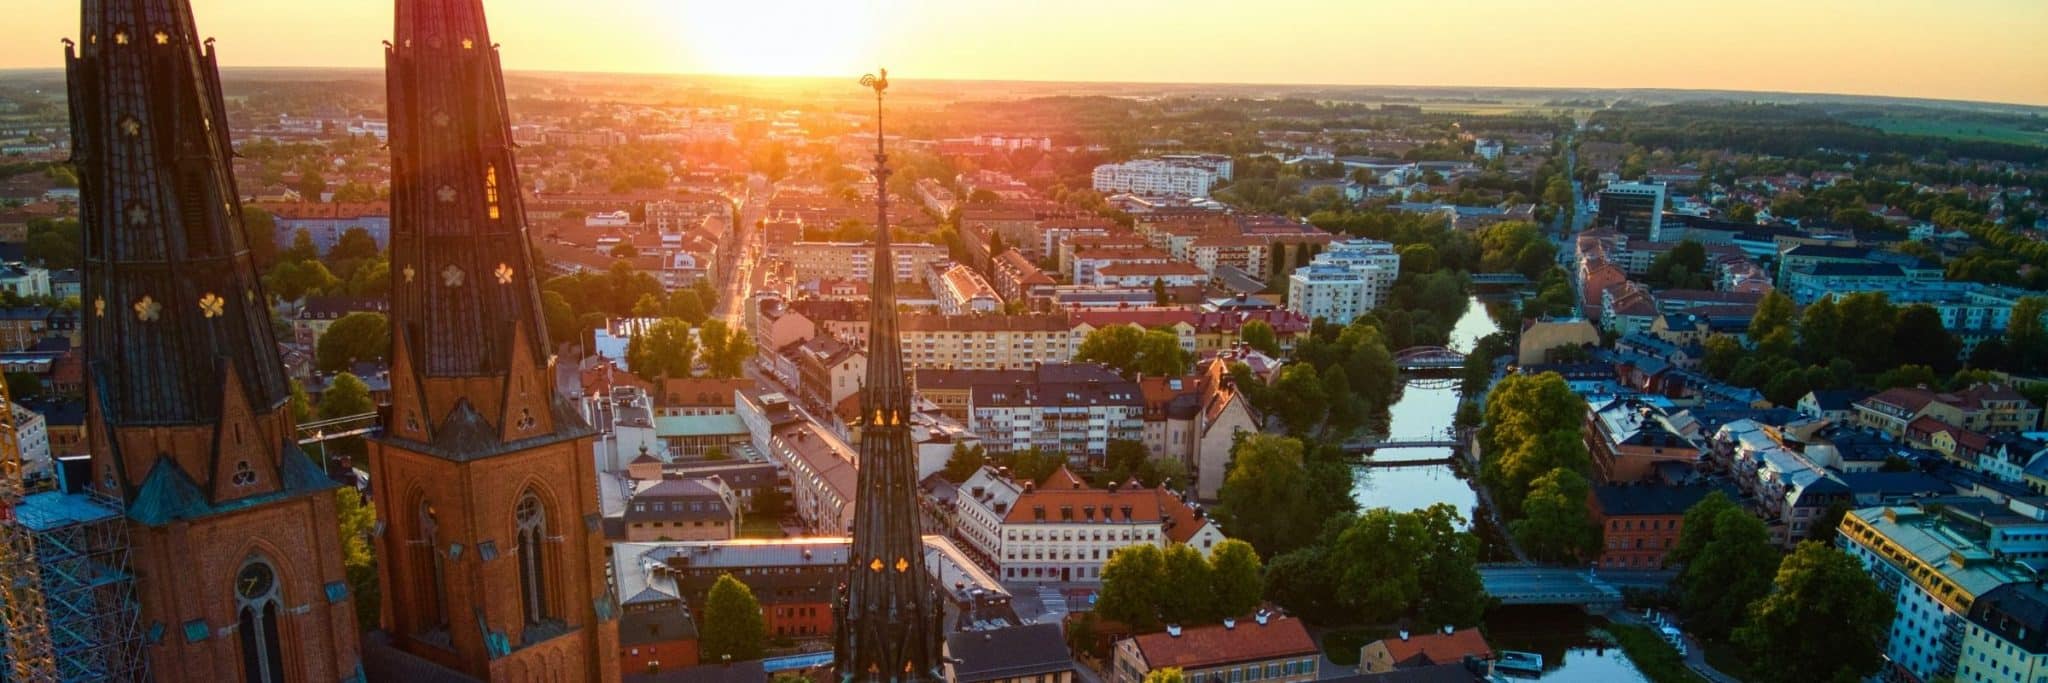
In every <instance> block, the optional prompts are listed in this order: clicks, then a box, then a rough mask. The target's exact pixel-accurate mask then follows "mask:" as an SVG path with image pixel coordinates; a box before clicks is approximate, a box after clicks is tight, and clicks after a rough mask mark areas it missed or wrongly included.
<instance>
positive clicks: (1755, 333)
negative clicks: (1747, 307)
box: [1749, 289, 1793, 343]
mask: <svg viewBox="0 0 2048 683" xmlns="http://www.w3.org/2000/svg"><path fill="white" fill-rule="evenodd" d="M1792 314H1793V310H1792V298H1791V297H1788V296H1785V293H1784V292H1780V291H1778V290H1775V289H1774V290H1771V291H1770V293H1768V294H1765V295H1764V298H1763V300H1762V301H1759V302H1757V305H1756V313H1755V314H1754V315H1752V316H1750V318H1749V339H1750V341H1753V342H1758V343H1761V342H1762V341H1763V340H1764V339H1766V338H1768V337H1770V336H1771V335H1773V334H1778V333H1780V332H1784V333H1786V334H1790V333H1791V329H1792Z"/></svg>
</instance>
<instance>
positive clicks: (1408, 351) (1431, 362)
mask: <svg viewBox="0 0 2048 683" xmlns="http://www.w3.org/2000/svg"><path fill="white" fill-rule="evenodd" d="M1394 366H1395V367H1398V368H1400V369H1401V371H1402V372H1418V371H1429V370H1438V371H1442V370H1461V369H1464V367H1465V354H1462V353H1458V352H1456V351H1452V350H1450V349H1447V348H1444V347H1441V346H1411V347H1409V348H1405V349H1401V351H1400V352H1399V353H1396V354H1394Z"/></svg>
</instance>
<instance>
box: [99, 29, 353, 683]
mask: <svg viewBox="0 0 2048 683" xmlns="http://www.w3.org/2000/svg"><path fill="white" fill-rule="evenodd" d="M81 15H82V17H83V21H82V27H81V31H80V35H79V36H78V41H77V43H75V44H73V45H72V47H71V49H70V50H69V54H68V55H67V57H68V59H67V61H68V67H69V71H70V96H71V117H72V121H71V123H72V128H71V129H72V135H73V141H74V152H73V158H72V161H73V163H74V164H76V167H77V170H78V176H79V181H80V188H79V189H80V213H81V219H82V222H83V224H84V242H85V249H84V251H85V277H84V297H83V298H84V309H85V310H84V317H85V324H84V326H85V329H84V335H85V358H86V367H87V389H86V401H87V444H88V446H89V448H90V452H91V453H92V454H93V461H92V465H93V467H92V469H93V483H92V486H93V487H94V488H95V489H96V490H97V491H98V492H99V493H103V494H106V495H107V496H110V497H113V498H116V499H118V500H119V501H120V503H121V504H122V506H123V508H124V511H125V512H126V515H127V517H128V520H129V525H130V538H131V539H132V543H133V549H132V553H131V556H130V563H131V567H130V569H132V571H133V572H134V574H135V576H136V579H137V582H136V586H137V588H136V592H137V598H138V600H139V602H140V604H141V622H142V623H141V630H142V632H143V633H144V634H145V643H144V645H143V655H144V657H145V658H146V659H147V662H148V669H149V674H150V675H151V676H152V677H153V678H154V679H155V680H158V681H250V682H264V683H270V682H277V683H282V682H283V681H350V680H360V679H361V678H362V670H361V667H360V666H359V664H358V662H359V654H358V653H359V650H358V643H357V639H356V619H355V611H354V607H353V606H352V605H351V603H350V599H351V596H350V593H349V588H348V583H347V582H346V576H345V572H344V570H343V565H342V554H343V551H342V543H341V539H340V529H339V527H338V525H337V522H336V510H335V496H334V493H335V489H336V485H335V484H334V483H333V482H332V481H330V480H329V479H328V478H327V477H326V475H325V474H324V473H323V471H322V469H321V467H320V466H318V465H316V464H314V462H313V461H312V460H311V459H310V458H308V457H307V455H306V453H305V452H304V451H302V450H301V449H300V448H299V445H298V443H297V442H296V428H295V425H294V424H293V423H292V418H291V411H290V409H289V397H290V393H291V391H290V386H289V384H288V382H287V380H286V378H285V373H284V368H283V366H282V365H281V364H280V362H279V359H278V350H277V342H276V340H275V339H274V338H273V336H272V332H271V327H270V316H269V313H268V311H267V306H266V303H267V302H266V298H265V296H264V293H263V291H262V288H261V286H260V285H259V283H258V279H257V276H256V270H255V266H254V264H253V262H252V261H251V259H250V255H249V250H248V248H247V246H246V240H245V239H244V234H243V231H242V225H241V210H240V207H239V206H238V203H237V197H238V194H237V192H236V188H235V184H234V179H233V177H232V176H231V175H230V172H229V167H228V159H229V158H230V157H231V156H232V153H233V152H232V148H231V147H230V145H229V138H228V120H227V116H226V114H225V111H224V107H223V104H222V100H221V90H220V80H219V70H218V68H217V66H216V64H215V61H214V53H213V48H212V45H211V43H210V41H209V42H202V41H201V40H200V39H199V37H198V31H197V29H196V28H195V25H194V22H193V17H192V10H191V7H190V5H189V4H188V3H187V1H186V0H84V1H83V2H82V3H81Z"/></svg>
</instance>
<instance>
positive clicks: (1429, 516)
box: [1330, 503, 1486, 626]
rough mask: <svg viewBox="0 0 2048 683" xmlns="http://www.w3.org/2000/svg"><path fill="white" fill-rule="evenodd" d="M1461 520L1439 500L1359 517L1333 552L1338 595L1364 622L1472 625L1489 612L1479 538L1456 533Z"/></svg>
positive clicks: (1381, 510) (1368, 513)
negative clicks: (1481, 574) (1427, 505)
mask: <svg viewBox="0 0 2048 683" xmlns="http://www.w3.org/2000/svg"><path fill="white" fill-rule="evenodd" d="M1463 521H1464V520H1463V517H1462V516H1460V515H1459V514H1458V512H1457V510H1456V509H1455V508H1452V507H1451V506H1449V505H1446V504H1442V503H1439V504H1437V505H1434V506H1431V507H1430V508H1428V509H1424V510H1418V511H1414V512H1394V511H1392V510H1388V509H1386V508H1374V509H1371V510H1367V511H1365V512H1364V513H1362V514H1360V515H1359V516H1358V518H1357V519H1356V520H1354V521H1353V522H1352V523H1351V526H1350V527H1349V528H1346V529H1345V530H1344V531H1343V532H1342V533H1340V534H1339V535H1338V536H1337V542H1336V546H1335V548H1333V549H1332V550H1331V553H1330V559H1331V560H1332V561H1333V562H1334V563H1335V565H1336V566H1337V567H1338V569H1337V571H1338V572H1339V579H1338V585H1337V595H1338V598H1339V599H1340V600H1342V601H1343V603H1344V605H1345V606H1346V607H1347V608H1350V609H1352V610H1356V611H1357V616H1358V617H1359V618H1360V619H1362V620H1363V621H1367V622H1375V623H1384V622H1389V621H1393V620H1395V619H1398V618H1401V617H1403V616H1412V617H1417V618H1420V619H1421V620H1422V621H1423V622H1424V623H1430V624H1449V625H1454V626H1465V625H1471V624H1475V623H1477V622H1478V620H1479V618H1480V616H1481V615H1482V614H1483V613H1484V612H1485V607H1486V599H1485V592H1486V591H1485V589H1484V588H1483V587H1482V586H1481V585H1480V581H1479V570H1478V564H1477V562H1478V556H1479V539H1478V538H1477V537H1474V536H1472V535H1471V534H1470V533H1467V532H1462V531H1458V530H1457V526H1458V525H1459V524H1461V523H1463Z"/></svg>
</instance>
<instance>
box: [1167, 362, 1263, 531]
mask: <svg viewBox="0 0 2048 683" xmlns="http://www.w3.org/2000/svg"><path fill="white" fill-rule="evenodd" d="M1230 360H1232V358H1231V357H1229V356H1218V357H1217V358H1216V359H1213V360H1210V361H1209V362H1208V364H1207V365H1204V366H1202V367H1201V368H1200V371H1201V375H1202V381H1201V384H1200V387H1199V389H1198V391H1197V392H1196V394H1195V397H1196V403H1195V405H1194V410H1193V411H1192V412H1193V415H1192V417H1191V420H1190V421H1188V422H1186V423H1179V421H1178V420H1176V419H1175V418H1176V417H1177V415H1178V414H1180V413H1179V412H1178V411H1175V412H1172V413H1169V414H1168V420H1169V423H1168V429H1169V430H1170V431H1173V432H1176V433H1178V432H1181V431H1183V427H1182V424H1185V428H1184V430H1185V432H1186V434H1187V438H1188V444H1189V447H1188V448H1187V451H1186V452H1187V456H1186V460H1187V463H1188V469H1189V470H1191V471H1193V472H1194V473H1195V495H1196V497H1197V498H1200V499H1201V500H1216V499H1217V496H1218V495H1220V494H1221V492H1222V490H1223V478H1224V475H1225V473H1226V472H1227V470H1228V469H1229V466H1230V451H1231V449H1232V447H1234V446H1236V445H1237V437H1238V434H1239V433H1247V434H1256V433H1258V432H1259V431H1260V426H1261V425H1262V424H1263V419H1262V418H1261V417H1260V416H1259V414H1258V412H1257V411H1255V410H1253V409H1252V403H1251V399H1249V398H1246V397H1245V396H1244V393H1243V392H1242V391H1239V390H1238V388H1237V380H1236V379H1235V378H1233V377H1231V376H1230V367H1229V365H1230V363H1229V361H1230Z"/></svg>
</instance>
